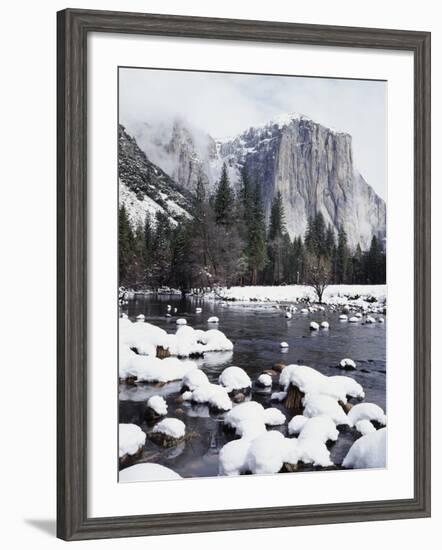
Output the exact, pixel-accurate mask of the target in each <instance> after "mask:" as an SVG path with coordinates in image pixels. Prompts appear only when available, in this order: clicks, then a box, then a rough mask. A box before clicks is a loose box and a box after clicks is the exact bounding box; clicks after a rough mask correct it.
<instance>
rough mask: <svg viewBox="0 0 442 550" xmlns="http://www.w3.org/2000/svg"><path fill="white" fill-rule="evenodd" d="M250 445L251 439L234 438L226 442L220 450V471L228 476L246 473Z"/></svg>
mask: <svg viewBox="0 0 442 550" xmlns="http://www.w3.org/2000/svg"><path fill="white" fill-rule="evenodd" d="M249 447H250V440H249V439H234V440H233V441H230V442H229V443H226V444H225V445H224V447H222V448H221V450H220V452H219V473H220V474H221V475H226V476H232V475H240V474H243V473H245V472H246V471H247V455H248V452H249Z"/></svg>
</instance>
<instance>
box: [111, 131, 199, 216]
mask: <svg viewBox="0 0 442 550" xmlns="http://www.w3.org/2000/svg"><path fill="white" fill-rule="evenodd" d="M118 178H119V186H120V187H119V201H120V204H124V206H125V207H126V210H127V212H128V215H129V219H130V221H131V223H132V224H133V225H134V226H136V225H137V224H138V223H144V220H145V218H146V214H147V213H149V215H150V218H151V221H152V222H153V223H155V214H156V212H163V213H165V214H166V215H167V216H168V217H169V220H170V222H171V223H172V225H176V224H177V223H178V222H179V221H180V220H181V219H183V218H189V217H190V216H191V214H190V211H191V202H192V195H191V193H190V192H189V191H187V190H186V189H185V188H183V187H182V186H179V185H178V184H177V183H176V182H175V181H173V179H172V178H171V177H170V176H169V175H168V174H166V173H165V172H164V171H163V170H162V169H161V168H160V167H158V166H156V165H155V164H153V163H152V162H151V161H150V160H149V159H148V158H147V156H146V154H145V153H144V152H143V151H142V150H141V149H140V148H139V146H138V144H137V142H136V140H135V139H134V138H133V137H131V136H130V135H129V134H128V133H127V132H126V130H125V128H124V127H123V126H122V125H121V124H120V125H119V127H118Z"/></svg>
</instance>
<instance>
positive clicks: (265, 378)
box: [256, 373, 273, 388]
mask: <svg viewBox="0 0 442 550" xmlns="http://www.w3.org/2000/svg"><path fill="white" fill-rule="evenodd" d="M256 383H257V384H258V385H259V386H262V387H263V388H270V386H271V385H272V383H273V381H272V377H271V376H270V374H265V373H263V374H260V375H259V376H258V379H257V381H256Z"/></svg>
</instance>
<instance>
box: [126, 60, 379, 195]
mask: <svg viewBox="0 0 442 550" xmlns="http://www.w3.org/2000/svg"><path fill="white" fill-rule="evenodd" d="M119 77H120V122H121V123H122V124H125V125H127V126H129V127H130V126H131V125H132V124H134V123H140V122H149V120H152V119H156V120H158V119H160V120H161V119H162V118H165V119H170V118H171V117H173V116H175V115H179V116H182V117H183V118H185V119H187V120H188V121H189V122H190V123H191V124H193V125H194V126H196V127H199V128H201V129H202V130H205V131H206V132H208V133H209V134H210V135H212V136H213V137H214V138H218V137H225V136H235V135H236V134H238V133H240V132H242V131H243V130H245V129H247V128H249V127H250V126H253V125H256V124H260V123H264V122H266V121H268V120H271V119H272V117H276V116H278V115H281V114H284V113H301V114H304V115H306V116H308V117H310V118H312V119H313V120H315V121H316V122H319V123H321V124H323V125H324V126H328V127H330V128H333V129H335V130H339V131H342V132H348V133H349V134H351V135H352V136H353V151H354V161H355V165H356V168H357V169H358V170H359V171H360V173H361V174H362V175H363V176H364V178H365V179H366V180H367V182H368V183H369V184H370V185H371V186H372V187H373V188H374V189H375V191H376V192H377V193H378V194H379V195H380V196H381V197H383V198H384V199H385V198H386V138H387V136H386V114H387V113H386V94H387V84H386V82H378V81H369V80H342V79H329V78H305V77H304V78H303V77H295V76H270V75H240V74H226V73H206V72H194V71H170V70H158V69H120V75H119Z"/></svg>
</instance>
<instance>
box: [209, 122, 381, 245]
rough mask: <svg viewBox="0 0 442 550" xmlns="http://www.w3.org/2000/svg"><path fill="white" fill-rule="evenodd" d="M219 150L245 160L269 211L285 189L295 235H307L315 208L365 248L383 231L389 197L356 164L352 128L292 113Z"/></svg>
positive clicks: (232, 160)
mask: <svg viewBox="0 0 442 550" xmlns="http://www.w3.org/2000/svg"><path fill="white" fill-rule="evenodd" d="M218 150H219V154H220V157H221V158H222V159H223V160H224V161H226V162H227V163H228V164H229V165H230V166H231V167H237V169H238V168H240V167H241V166H243V165H244V164H247V166H248V169H249V173H250V174H251V175H252V176H253V177H254V176H256V178H257V179H258V181H259V182H260V185H261V190H262V196H263V200H264V204H265V206H266V211H267V215H269V214H270V206H271V201H272V198H273V197H274V196H275V194H276V193H277V192H278V191H280V192H281V194H282V198H283V203H284V209H285V215H286V224H287V230H288V232H289V234H290V236H291V237H293V236H295V235H296V236H298V235H304V234H305V231H306V228H307V222H308V218H309V216H312V215H314V214H315V213H316V212H321V213H322V214H323V216H324V219H325V222H326V223H327V224H330V225H331V226H332V227H333V228H334V229H335V231H336V232H337V231H338V228H339V226H340V225H343V226H344V228H345V230H346V232H347V237H348V242H349V245H350V246H351V247H355V246H356V245H357V244H358V243H359V244H360V245H361V247H362V248H363V249H367V248H368V247H369V246H370V241H371V238H372V236H373V235H376V236H378V237H379V238H381V239H383V238H384V237H385V233H386V208H385V202H384V201H383V200H382V199H381V198H380V197H379V196H378V195H377V194H376V193H375V191H374V190H373V189H372V187H370V186H369V185H368V183H367V182H366V181H365V180H364V178H363V177H362V176H361V174H359V173H358V171H357V170H356V168H355V166H354V163H353V150H352V138H351V136H350V135H349V134H346V133H342V132H336V131H334V130H331V129H330V128H326V127H325V126H322V125H321V124H318V123H316V122H314V121H313V120H310V119H309V118H307V117H304V116H302V115H290V114H289V115H284V116H282V117H280V118H278V119H276V120H273V121H270V122H268V123H266V124H263V125H262V126H258V127H253V128H249V129H248V130H246V131H245V132H243V133H242V134H240V135H239V136H237V137H235V138H233V139H228V140H223V141H222V142H220V143H219V145H218Z"/></svg>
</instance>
